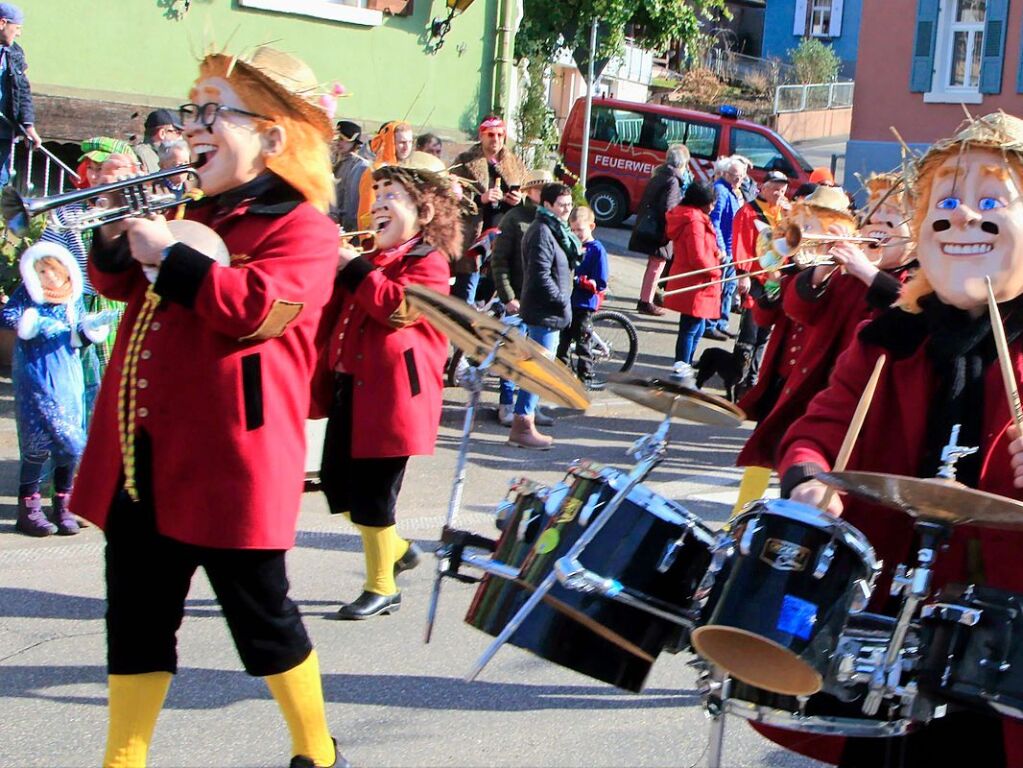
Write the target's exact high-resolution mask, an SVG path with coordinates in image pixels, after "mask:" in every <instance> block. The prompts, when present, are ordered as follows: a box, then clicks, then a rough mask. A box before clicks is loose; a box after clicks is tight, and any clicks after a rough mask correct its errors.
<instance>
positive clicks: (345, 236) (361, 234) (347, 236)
mask: <svg viewBox="0 0 1023 768" xmlns="http://www.w3.org/2000/svg"><path fill="white" fill-rule="evenodd" d="M354 238H359V239H360V240H361V242H359V243H358V245H354V244H352V243H351V242H349V241H350V240H352V239H354ZM367 241H369V244H368V245H367ZM337 242H338V245H339V246H341V245H344V246H347V247H348V248H351V249H352V250H353V251H355V252H356V253H368V252H370V251H375V250H376V249H377V233H376V231H375V230H372V229H357V230H355V231H354V232H345V231H344V230H343V229H339V230H338V233H337Z"/></svg>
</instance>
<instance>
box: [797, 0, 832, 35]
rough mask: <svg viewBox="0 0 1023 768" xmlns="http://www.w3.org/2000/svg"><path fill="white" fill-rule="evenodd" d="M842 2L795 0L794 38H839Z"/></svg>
mask: <svg viewBox="0 0 1023 768" xmlns="http://www.w3.org/2000/svg"><path fill="white" fill-rule="evenodd" d="M843 5H844V0H796V4H795V11H794V13H793V18H792V34H793V35H795V36H796V37H805V36H806V35H811V36H812V37H839V36H840V35H841V34H842V6H843Z"/></svg>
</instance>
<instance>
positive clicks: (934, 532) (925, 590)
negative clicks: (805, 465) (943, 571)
mask: <svg viewBox="0 0 1023 768" xmlns="http://www.w3.org/2000/svg"><path fill="white" fill-rule="evenodd" d="M914 527H915V529H916V532H917V536H918V537H919V541H920V543H919V546H918V548H917V564H916V567H914V568H913V569H912V570H908V569H906V568H905V567H904V566H903V565H899V567H898V569H897V570H896V574H895V577H894V578H893V579H892V586H891V590H890V592H891V595H892V597H897V596H899V595H901V596H902V606H901V607H900V609H899V615H898V618H897V620H896V623H895V629H894V630H893V631H892V639H891V641H890V643H889V645H888V652H887V654H886V655H885V658H884V662H883V664H882V665H881V667H880V668H879V669H878V674H876V675H875V676H874V678H873V679H872V680H871V683H870V689H869V691H868V692H867V696H866V698H865V699H864V701H863V712H864V713H865V714H867V715H875V714H877V711H878V709H879V708H880V706H881V702H882V700H883V699H884V698H885V697H887V696H889V695H891V694H892V693H893V692H894V689H893V686H892V678H893V676H894V675H895V674H896V672H897V665H898V664H899V662H900V657H901V655H902V652H903V645H904V643H905V640H906V633H907V632H909V628H910V624H911V622H912V620H913V616H914V615H915V614H916V609H917V607H918V606H919V605H920V603H921V602H922V601H923V600H924V599H925V598H926V597H927V596H928V595H929V594H930V591H931V577H932V576H933V566H934V562H935V560H936V558H937V551H938V548H939V547H940V546H941V545H942V544H943V543H944V542H945V540H946V539H947V538H948V537H949V534H950V533H951V530H950V528H949V526H948V525H946V524H944V523H941V522H935V521H929V520H917V522H916V524H915V526H914Z"/></svg>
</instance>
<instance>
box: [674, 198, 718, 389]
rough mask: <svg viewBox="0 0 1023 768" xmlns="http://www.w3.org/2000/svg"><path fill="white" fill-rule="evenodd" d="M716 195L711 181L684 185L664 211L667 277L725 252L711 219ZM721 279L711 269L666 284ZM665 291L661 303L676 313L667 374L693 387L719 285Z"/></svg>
mask: <svg viewBox="0 0 1023 768" xmlns="http://www.w3.org/2000/svg"><path fill="white" fill-rule="evenodd" d="M716 199H717V198H716V195H715V193H714V187H713V186H712V185H710V184H707V183H705V182H695V181H694V182H693V183H692V184H690V185H689V186H688V187H687V188H686V192H685V194H684V195H683V196H682V202H681V203H680V204H679V205H678V206H676V207H675V208H672V209H671V210H670V211H668V215H667V217H666V232H667V235H668V237H669V238H670V239H671V242H672V248H673V249H674V257H673V259H672V261H671V271H670V273H669V274H670V275H683V274H684V273H686V272H692V271H693V270H697V269H706V268H707V267H713V266H715V265H718V264H720V263H721V260H722V256H723V254H722V253H721V251H720V250H719V249H718V238H717V233H716V231H715V229H714V226H713V224H711V221H710V212H711V209H713V207H714V201H715V200H716ZM720 277H721V271H720V270H713V271H711V272H703V273H701V274H699V275H693V276H692V277H679V278H677V279H675V280H672V281H671V282H670V283H669V285H670V286H671V290H672V291H675V290H678V289H680V288H688V287H691V286H696V285H702V284H704V283H712V282H713V281H715V280H718V279H719V278H720ZM669 294H670V291H669V292H668V293H666V294H665V297H664V306H665V307H667V308H668V309H672V310H674V311H676V312H678V313H679V319H678V336H677V337H676V339H675V364H674V365H673V366H672V373H671V375H672V377H673V378H674V379H676V380H678V381H679V382H681V383H682V385H683V386H687V387H691V388H693V389H695V388H696V377H695V375H694V374H693V366H692V363H693V355H694V354H695V353H696V345H697V343H698V342H699V341H700V338H701V337H702V336H703V329H704V326H705V325H706V323H707V321H708V320H711V319H716V318H717V317H719V316H720V314H721V286H720V285H718V284H714V285H707V286H705V287H703V288H698V289H696V290H691V291H686V292H685V293H676V294H674V295H669Z"/></svg>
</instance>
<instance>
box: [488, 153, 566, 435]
mask: <svg viewBox="0 0 1023 768" xmlns="http://www.w3.org/2000/svg"><path fill="white" fill-rule="evenodd" d="M552 181H554V177H553V176H552V175H551V172H550V171H544V170H537V171H528V172H527V173H526V175H525V176H524V177H523V179H522V195H523V198H522V203H521V204H519V205H516V206H515V207H514V208H512V209H511V210H510V211H508V213H506V214H505V215H504V218H502V219H501V234H499V235H498V236H497V239H496V240H495V241H494V250H493V253H492V254H491V256H490V276H491V278H493V280H494V287H495V289H496V290H497V297H498V298H499V299H500V300H501V301H502V302H504V310H505V312H506V313H507V314H509V315H517V314H518V313H519V298H520V297H521V296H522V274H523V270H524V265H523V259H522V235H523V234H524V233H525V231H526V230H527V229H529V225H530V224H532V223H533V219H535V218H536V207H537V206H538V205H539V204H540V190H542V189H543V185H544V184H550V183H551V182H552ZM514 404H515V384H514V382H511V381H508V380H506V379H501V394H500V399H499V401H498V408H497V418H498V420H499V421H500V422H501V424H503V425H504V426H506V427H510V426H511V425H512V420H513V416H514V414H513V413H512V409H513V406H514ZM536 423H537V424H539V425H540V426H550V425H551V424H552V423H553V419H551V417H550V416H548V415H547V414H543V415H541V413H540V411H539V410H537V413H536Z"/></svg>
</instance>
